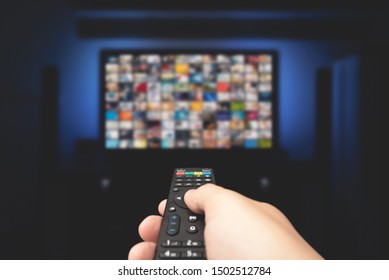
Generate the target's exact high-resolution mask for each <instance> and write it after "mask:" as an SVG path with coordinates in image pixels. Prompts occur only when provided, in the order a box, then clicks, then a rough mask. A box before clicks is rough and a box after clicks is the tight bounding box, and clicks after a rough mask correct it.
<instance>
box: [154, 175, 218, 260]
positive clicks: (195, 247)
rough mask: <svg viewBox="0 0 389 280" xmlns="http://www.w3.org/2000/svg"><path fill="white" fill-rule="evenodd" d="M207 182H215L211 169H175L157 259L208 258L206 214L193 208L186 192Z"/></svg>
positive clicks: (156, 253) (156, 254)
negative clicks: (205, 238) (205, 239)
mask: <svg viewBox="0 0 389 280" xmlns="http://www.w3.org/2000/svg"><path fill="white" fill-rule="evenodd" d="M207 183H215V176H214V173H213V170H212V169H211V168H177V169H175V170H174V174H173V180H172V183H171V187H170V192H169V196H168V199H167V203H166V208H165V213H164V215H163V220H162V225H161V230H160V233H159V237H158V243H157V249H156V252H155V258H154V259H156V260H162V259H170V260H180V259H206V255H205V244H204V215H199V214H195V213H193V212H192V211H190V210H189V209H188V207H187V206H186V205H185V202H184V195H185V192H187V191H188V190H190V189H196V188H198V187H200V186H202V185H205V184H207Z"/></svg>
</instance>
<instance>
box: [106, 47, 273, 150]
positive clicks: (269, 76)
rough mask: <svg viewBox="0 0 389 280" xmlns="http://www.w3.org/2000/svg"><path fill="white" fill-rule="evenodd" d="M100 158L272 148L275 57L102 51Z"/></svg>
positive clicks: (261, 53)
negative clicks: (148, 152)
mask: <svg viewBox="0 0 389 280" xmlns="http://www.w3.org/2000/svg"><path fill="white" fill-rule="evenodd" d="M100 59H101V63H100V64H101V69H100V74H101V110H100V120H101V139H102V145H103V149H104V150H105V151H114V150H115V151H124V150H132V151H133V150H155V149H158V150H176V149H180V150H182V149H187V150H210V149H211V150H226V149H228V150H234V149H240V150H242V149H243V150H246V149H250V150H253V149H254V150H258V151H269V150H272V149H274V148H275V147H276V146H277V137H276V125H277V123H276V117H277V78H278V77H277V59H278V58H277V53H276V52H275V51H268V50H255V51H247V50H246V51H241V50H234V51H223V50H220V51H199V50H195V51H187V50H179V51H172V50H164V51H161V50H158V51H156V50H103V51H102V52H101V58H100Z"/></svg>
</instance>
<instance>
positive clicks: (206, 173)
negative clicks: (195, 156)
mask: <svg viewBox="0 0 389 280" xmlns="http://www.w3.org/2000/svg"><path fill="white" fill-rule="evenodd" d="M211 174H212V172H203V175H211Z"/></svg>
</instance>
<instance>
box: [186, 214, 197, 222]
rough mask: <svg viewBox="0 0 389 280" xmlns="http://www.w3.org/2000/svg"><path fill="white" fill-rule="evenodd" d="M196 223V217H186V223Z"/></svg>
mask: <svg viewBox="0 0 389 280" xmlns="http://www.w3.org/2000/svg"><path fill="white" fill-rule="evenodd" d="M196 221H197V216H196V215H190V216H189V217H188V222H192V223H193V222H196Z"/></svg>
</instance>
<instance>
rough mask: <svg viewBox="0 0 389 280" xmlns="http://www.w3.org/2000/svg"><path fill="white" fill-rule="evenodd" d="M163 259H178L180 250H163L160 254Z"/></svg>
mask: <svg viewBox="0 0 389 280" xmlns="http://www.w3.org/2000/svg"><path fill="white" fill-rule="evenodd" d="M159 257H160V258H161V259H176V258H179V257H180V252H177V251H171V250H167V251H162V253H161V254H160V255H159Z"/></svg>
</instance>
